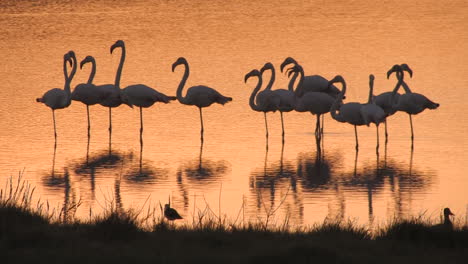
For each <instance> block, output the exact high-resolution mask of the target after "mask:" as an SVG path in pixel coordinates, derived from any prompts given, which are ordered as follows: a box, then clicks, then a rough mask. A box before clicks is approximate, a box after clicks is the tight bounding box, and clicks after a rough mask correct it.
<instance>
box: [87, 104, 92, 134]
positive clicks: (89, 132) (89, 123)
mask: <svg viewBox="0 0 468 264" xmlns="http://www.w3.org/2000/svg"><path fill="white" fill-rule="evenodd" d="M86 114H87V115H88V139H89V138H90V137H91V120H89V105H86Z"/></svg>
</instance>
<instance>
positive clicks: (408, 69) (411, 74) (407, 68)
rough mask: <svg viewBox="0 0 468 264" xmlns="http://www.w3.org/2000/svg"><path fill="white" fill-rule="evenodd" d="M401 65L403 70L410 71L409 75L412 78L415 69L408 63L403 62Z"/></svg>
mask: <svg viewBox="0 0 468 264" xmlns="http://www.w3.org/2000/svg"><path fill="white" fill-rule="evenodd" d="M400 66H401V70H402V71H407V72H408V73H409V76H410V77H411V78H413V71H412V70H411V69H410V67H409V66H408V64H406V63H403V64H401V65H400Z"/></svg>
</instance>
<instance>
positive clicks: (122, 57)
mask: <svg viewBox="0 0 468 264" xmlns="http://www.w3.org/2000/svg"><path fill="white" fill-rule="evenodd" d="M121 48H122V53H121V54H120V63H119V67H118V68H117V74H116V75H115V88H116V89H119V90H120V76H121V75H122V69H123V65H124V62H125V46H121Z"/></svg>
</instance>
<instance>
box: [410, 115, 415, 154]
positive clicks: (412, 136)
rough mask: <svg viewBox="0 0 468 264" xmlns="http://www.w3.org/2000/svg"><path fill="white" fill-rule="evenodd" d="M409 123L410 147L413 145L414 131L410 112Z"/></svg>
mask: <svg viewBox="0 0 468 264" xmlns="http://www.w3.org/2000/svg"><path fill="white" fill-rule="evenodd" d="M409 120H410V125H411V147H413V140H414V133H413V119H412V118H411V114H410V115H409Z"/></svg>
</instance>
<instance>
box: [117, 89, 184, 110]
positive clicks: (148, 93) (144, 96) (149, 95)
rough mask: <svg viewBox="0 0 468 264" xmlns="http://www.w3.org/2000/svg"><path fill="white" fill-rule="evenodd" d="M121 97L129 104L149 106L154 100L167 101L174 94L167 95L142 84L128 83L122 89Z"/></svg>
mask: <svg viewBox="0 0 468 264" xmlns="http://www.w3.org/2000/svg"><path fill="white" fill-rule="evenodd" d="M122 99H123V101H124V102H125V103H127V104H129V105H136V106H138V107H145V108H146V107H150V106H152V105H153V104H154V103H156V102H162V103H166V104H167V103H169V102H170V101H171V100H176V97H175V96H167V95H165V94H163V93H160V92H158V91H156V90H155V89H153V88H151V87H149V86H146V85H144V84H134V85H129V86H127V87H126V88H124V89H123V90H122Z"/></svg>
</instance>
